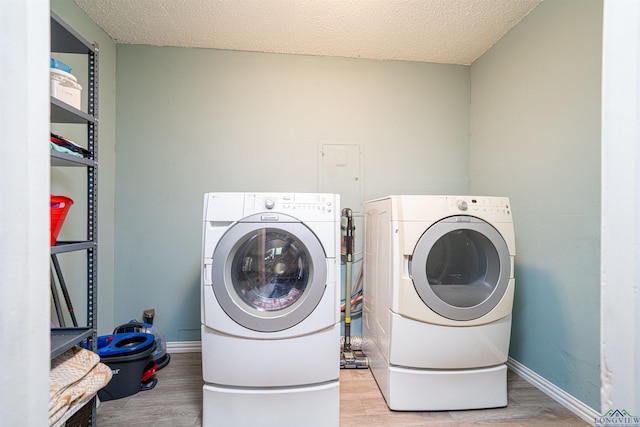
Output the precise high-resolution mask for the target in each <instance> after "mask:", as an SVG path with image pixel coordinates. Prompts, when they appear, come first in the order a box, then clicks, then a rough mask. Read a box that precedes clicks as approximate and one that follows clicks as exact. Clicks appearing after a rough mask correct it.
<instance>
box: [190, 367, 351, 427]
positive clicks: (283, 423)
mask: <svg viewBox="0 0 640 427" xmlns="http://www.w3.org/2000/svg"><path fill="white" fill-rule="evenodd" d="M312 368H313V367H310V369H312ZM203 403H204V404H203V406H202V425H203V427H213V426H228V427H234V426H237V427H246V426H265V427H267V426H274V427H288V426H291V427H300V426H302V425H305V426H318V427H324V426H327V427H328V426H331V427H334V426H337V425H340V383H339V382H338V381H332V382H330V383H325V384H318V385H313V386H307V387H286V388H272V389H267V388H263V389H258V388H255V389H252V388H239V387H221V386H216V385H212V384H205V385H204V387H203Z"/></svg>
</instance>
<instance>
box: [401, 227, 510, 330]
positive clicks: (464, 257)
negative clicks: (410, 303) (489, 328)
mask: <svg viewBox="0 0 640 427" xmlns="http://www.w3.org/2000/svg"><path fill="white" fill-rule="evenodd" d="M410 273H411V277H412V279H413V283H414V286H415V288H416V291H417V292H418V295H420V298H421V299H422V301H423V302H424V303H425V304H426V305H427V306H428V307H429V308H430V309H431V310H433V311H435V312H436V313H438V314H439V315H441V316H443V317H446V318H448V319H452V320H473V319H477V318H480V317H482V316H484V315H485V314H487V313H489V312H490V311H491V310H492V309H493V308H494V307H495V306H496V305H497V304H498V302H500V300H501V299H502V296H503V295H504V293H505V292H506V290H507V287H508V285H509V277H510V276H511V261H510V256H509V249H508V247H507V244H506V242H505V241H504V239H503V237H502V235H501V234H500V233H499V232H498V231H497V230H496V229H495V228H494V227H492V226H491V225H490V224H488V223H487V222H485V221H483V220H480V219H478V218H474V217H470V216H455V217H450V218H446V219H443V220H441V221H439V222H437V223H435V224H434V225H433V226H431V227H429V229H428V230H427V231H426V232H425V233H424V234H423V235H422V237H420V240H419V241H418V244H417V245H416V247H415V249H414V252H413V256H412V259H411V265H410Z"/></svg>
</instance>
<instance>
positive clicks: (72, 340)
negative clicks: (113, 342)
mask: <svg viewBox="0 0 640 427" xmlns="http://www.w3.org/2000/svg"><path fill="white" fill-rule="evenodd" d="M51 52H57V53H74V54H81V55H86V57H87V67H88V84H87V85H86V86H85V90H86V91H88V108H87V111H86V112H85V111H82V110H79V109H77V108H74V107H72V106H70V105H68V104H66V103H65V102H62V101H60V100H58V99H56V98H54V97H51V122H52V123H71V124H77V125H79V126H86V129H87V147H86V148H87V150H88V152H89V154H88V155H86V156H85V157H77V156H73V155H69V154H66V153H61V152H57V151H54V150H51V166H52V167H80V168H86V170H87V235H86V240H83V241H58V242H57V243H56V244H55V246H52V247H51V257H52V259H53V260H54V263H57V258H56V257H57V256H58V255H59V254H65V253H69V252H77V251H86V254H87V276H86V277H87V321H86V324H85V325H83V326H78V327H72V328H67V327H60V328H52V329H51V359H53V358H55V357H57V356H59V355H60V354H62V353H63V352H64V351H66V350H68V349H69V348H71V347H73V346H75V345H78V344H80V343H82V345H83V346H84V347H85V348H89V349H93V350H94V351H95V350H96V341H97V339H96V338H97V337H96V335H97V319H96V317H97V316H96V314H97V313H96V311H97V282H98V280H97V279H98V262H97V261H98V235H97V230H98V228H97V225H98V223H97V220H98V215H97V214H98V46H97V44H92V43H89V42H88V41H87V40H85V39H84V38H83V37H82V36H81V35H80V34H78V33H77V32H76V31H75V30H74V29H73V28H71V27H70V26H69V25H67V24H66V23H65V22H64V21H63V20H62V19H61V18H60V17H58V16H57V15H56V14H55V13H53V12H51ZM59 274H61V272H60V273H59ZM58 279H61V277H58ZM52 280H53V279H52ZM89 403H91V404H92V405H93V408H92V416H91V424H92V425H94V424H95V399H92V400H91V401H90V402H89ZM84 406H86V405H84ZM80 409H82V406H81V407H79V408H75V410H76V411H77V410H80ZM71 412H73V411H71ZM70 415H72V414H69V416H70ZM65 418H68V417H65ZM61 421H62V420H61Z"/></svg>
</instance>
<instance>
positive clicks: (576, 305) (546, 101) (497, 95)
mask: <svg viewBox="0 0 640 427" xmlns="http://www.w3.org/2000/svg"><path fill="white" fill-rule="evenodd" d="M601 56H602V1H601V0H589V1H583V0H580V1H577V0H571V1H569V0H563V1H545V2H543V3H542V4H541V5H540V6H538V7H537V8H536V9H534V10H533V12H532V13H531V14H529V15H528V16H527V17H526V18H525V19H524V20H523V21H522V22H520V23H519V24H518V25H517V26H516V27H515V28H514V29H513V30H512V31H510V32H509V33H508V34H507V35H506V36H505V37H504V38H503V39H502V40H500V41H499V42H498V43H497V44H496V45H495V46H493V47H492V49H491V50H489V51H488V52H487V53H486V54H485V55H483V56H482V57H481V58H480V59H479V60H478V61H476V62H475V63H474V64H473V65H472V67H471V122H472V124H471V138H470V142H471V192H472V193H498V194H506V195H508V196H510V197H511V204H512V208H513V215H514V222H515V227H516V246H517V255H516V270H515V277H516V294H515V306H514V317H513V337H512V343H511V349H510V355H511V357H513V358H514V359H516V360H518V361H519V362H521V363H522V364H524V365H525V366H527V367H528V368H530V369H532V370H533V371H535V372H537V373H538V374H540V375H541V376H542V377H544V378H546V379H548V380H549V381H551V382H552V383H554V384H556V385H557V386H559V387H560V388H562V389H563V390H565V391H567V392H568V393H570V394H571V395H573V396H575V397H576V398H578V399H579V400H580V401H582V402H584V403H586V404H587V405H589V406H590V407H592V408H595V409H596V410H597V409H599V408H600V395H599V393H600V363H599V357H600V333H599V332H600V315H599V305H600V301H599V295H600V276H599V275H600V270H599V268H600V110H601V99H600V88H601V85H600V79H601Z"/></svg>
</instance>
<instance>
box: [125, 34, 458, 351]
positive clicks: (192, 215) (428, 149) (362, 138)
mask: <svg viewBox="0 0 640 427" xmlns="http://www.w3.org/2000/svg"><path fill="white" fill-rule="evenodd" d="M117 123H118V126H117V146H116V148H117V149H116V226H115V235H116V270H115V280H116V287H115V300H116V304H115V318H116V319H117V320H119V321H126V320H128V319H130V318H131V317H134V316H138V315H139V313H140V312H141V311H142V310H143V309H144V308H147V307H155V308H156V309H157V315H156V320H157V324H158V327H159V328H160V329H161V330H162V331H163V332H164V333H165V335H166V336H167V340H168V341H188V340H199V337H200V335H199V326H200V305H199V304H200V294H199V290H200V284H199V281H200V261H199V258H200V250H201V233H202V231H201V227H202V196H203V193H205V192H207V191H291V192H293V191H296V192H313V191H317V190H318V189H319V188H318V166H317V165H318V163H319V147H320V145H321V144H328V143H334V144H343V143H348V144H358V145H360V147H361V150H362V152H363V154H362V169H363V178H362V179H363V183H362V184H363V197H364V198H365V199H368V198H373V197H377V196H382V195H385V194H388V193H460V192H461V193H464V192H466V191H467V190H468V173H469V172H468V171H469V163H468V156H469V148H468V132H469V130H468V126H469V68H468V67H464V66H451V65H437V64H418V63H409V62H381V61H372V60H355V59H340V58H323V57H308V56H292V55H276V54H262V53H249V52H231V51H217V50H206V49H181V48H170V47H148V46H132V45H118V49H117ZM351 207H352V208H355V207H353V206H351ZM360 229H361V228H360ZM354 329H355V328H354ZM354 333H358V331H357V330H354Z"/></svg>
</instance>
